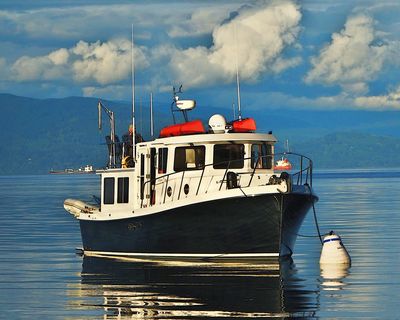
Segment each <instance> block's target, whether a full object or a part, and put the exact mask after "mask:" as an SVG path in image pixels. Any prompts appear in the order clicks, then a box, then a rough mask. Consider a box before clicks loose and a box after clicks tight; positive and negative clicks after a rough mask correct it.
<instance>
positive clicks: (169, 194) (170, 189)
mask: <svg viewBox="0 0 400 320" xmlns="http://www.w3.org/2000/svg"><path fill="white" fill-rule="evenodd" d="M167 195H168V197H170V196H171V195H172V188H171V187H168V189H167Z"/></svg>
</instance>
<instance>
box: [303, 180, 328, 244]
mask: <svg viewBox="0 0 400 320" xmlns="http://www.w3.org/2000/svg"><path fill="white" fill-rule="evenodd" d="M304 185H305V186H307V187H308V190H310V201H311V204H312V208H313V213H314V222H315V226H316V228H317V232H318V237H319V241H320V242H321V244H323V243H324V242H323V241H322V236H321V232H320V230H319V225H318V220H317V212H316V210H315V206H314V201H313V199H312V191H311V187H310V185H309V184H308V183H305V184H304ZM315 237H316V236H315Z"/></svg>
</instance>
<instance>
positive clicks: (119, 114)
mask: <svg viewBox="0 0 400 320" xmlns="http://www.w3.org/2000/svg"><path fill="white" fill-rule="evenodd" d="M97 103H98V99H95V98H82V97H69V98H64V99H43V100H41V99H31V98H26V97H19V96H14V95H10V94H0V110H1V117H0V133H1V144H0V154H1V157H0V174H1V175H11V174H44V173H47V172H48V171H49V170H51V169H54V170H58V169H61V170H62V169H65V168H79V167H81V166H84V165H86V164H91V165H94V166H95V167H96V168H99V167H103V166H105V164H106V163H107V151H106V146H105V144H104V136H105V135H106V134H109V126H108V122H107V119H106V117H103V124H104V126H103V127H104V129H103V131H102V132H99V131H98V129H97ZM104 103H105V105H107V107H109V108H110V109H111V110H113V111H114V112H115V114H116V120H117V123H116V127H117V133H118V134H119V135H120V136H121V135H122V134H123V133H124V132H126V129H127V128H128V125H129V123H130V120H131V119H130V118H131V107H130V105H129V103H123V102H110V101H104ZM143 105H145V103H143ZM169 106H170V103H169V102H168V101H166V102H164V103H160V102H159V103H156V104H155V114H156V116H155V118H156V124H157V125H156V130H155V132H156V133H155V135H157V134H158V131H159V129H160V128H161V127H162V126H164V125H166V124H168V123H170V122H171V120H172V117H171V115H170V113H169ZM147 109H148V108H146V107H144V106H143V108H142V107H141V106H140V105H138V106H137V111H136V121H137V128H138V131H141V132H142V133H143V135H144V136H145V138H148V137H149V132H148V131H149V130H148V120H146V119H148V118H149V117H148V110H147ZM217 112H218V113H223V114H225V116H226V117H227V118H228V116H229V113H230V112H229V111H227V110H226V109H217V108H213V107H207V108H206V107H204V106H203V107H202V106H199V107H198V108H197V109H196V110H194V111H193V114H191V118H192V119H193V118H201V119H203V120H205V121H204V123H205V124H206V119H207V118H208V117H209V116H210V115H211V114H213V113H217ZM246 116H252V117H254V118H256V121H257V126H258V128H259V129H261V131H264V132H265V131H269V130H273V131H274V133H275V134H276V135H277V136H278V138H279V139H280V141H282V142H283V141H284V140H285V139H289V140H290V148H291V150H294V151H297V152H299V153H303V154H306V155H310V156H311V157H312V158H313V160H314V162H315V164H316V167H317V168H344V167H346V168H352V167H382V166H383V167H400V152H399V151H400V130H398V128H400V116H399V115H398V112H364V111H336V112H335V111H314V110H313V111H311V110H304V111H298V110H296V111H295V110H286V111H285V112H284V113H282V111H281V110H264V111H263V112H260V111H257V112H256V111H252V110H247V111H246ZM338 132H347V133H338ZM316 137H318V138H316ZM280 144H281V142H280ZM278 149H279V145H278Z"/></svg>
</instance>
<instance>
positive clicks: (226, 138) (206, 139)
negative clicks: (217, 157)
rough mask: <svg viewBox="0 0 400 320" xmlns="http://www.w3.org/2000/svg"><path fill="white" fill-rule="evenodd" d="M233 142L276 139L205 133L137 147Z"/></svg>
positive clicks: (256, 135)
mask: <svg viewBox="0 0 400 320" xmlns="http://www.w3.org/2000/svg"><path fill="white" fill-rule="evenodd" d="M234 141H241V142H242V141H248V142H252V141H265V142H271V143H275V142H276V141H277V139H276V138H275V136H274V135H273V134H271V133H205V134H191V135H181V136H174V137H166V138H157V139H155V140H153V141H149V142H142V143H138V146H145V145H148V144H152V145H154V144H163V145H174V144H182V143H208V144H209V143H220V142H234Z"/></svg>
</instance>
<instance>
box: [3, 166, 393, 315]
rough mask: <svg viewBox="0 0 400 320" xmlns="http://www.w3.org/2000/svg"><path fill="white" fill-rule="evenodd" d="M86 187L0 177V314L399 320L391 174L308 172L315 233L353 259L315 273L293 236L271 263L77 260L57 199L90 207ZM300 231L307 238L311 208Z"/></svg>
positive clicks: (306, 250) (81, 182)
mask: <svg viewBox="0 0 400 320" xmlns="http://www.w3.org/2000/svg"><path fill="white" fill-rule="evenodd" d="M97 184H98V177H96V176H94V175H84V176H74V175H71V176H56V175H53V176H25V177H20V176H18V177H0V318H4V319H124V318H126V319H128V318H129V319H131V318H139V319H143V318H146V319H183V318H197V319H204V318H213V319H215V318H228V317H231V318H242V319H243V318H257V317H260V318H262V317H277V318H289V317H296V318H323V319H345V318H360V319H361V318H363V319H368V318H369V319H396V318H397V319H399V318H400V315H399V314H398V310H399V309H400V307H399V301H398V297H399V296H400V268H399V265H400V245H399V243H400V212H399V211H400V170H397V171H396V170H394V171H372V170H369V171H345V172H339V171H336V172H335V171H331V172H320V173H317V174H316V176H315V179H314V188H315V189H316V191H317V193H318V195H319V196H320V201H319V203H318V204H317V205H316V209H317V214H318V218H319V224H320V228H321V231H322V232H328V231H329V230H335V231H337V232H338V233H339V234H340V235H341V236H342V239H343V241H344V243H345V245H346V247H347V249H348V251H349V252H350V255H351V257H352V267H351V268H350V269H348V270H346V269H333V270H323V271H322V272H321V270H320V268H319V263H318V260H319V254H320V244H319V241H318V239H317V238H315V237H300V238H298V241H297V244H296V248H295V255H294V256H293V261H286V262H283V263H282V265H281V266H280V268H279V266H277V265H271V264H267V263H265V264H251V265H244V264H216V263H215V264H212V263H204V264H200V265H199V264H189V263H186V264H182V263H181V264H176V263H175V264H173V263H161V262H155V261H154V262H147V263H143V262H138V261H114V260H108V259H106V260H101V259H95V258H92V259H86V258H85V259H83V258H82V257H80V256H78V255H76V254H75V248H76V247H79V246H80V232H79V226H78V223H77V222H76V221H75V220H74V219H73V218H72V216H70V215H69V214H67V213H66V212H65V211H64V209H63V208H62V203H63V200H64V198H66V197H72V198H80V199H84V200H90V199H91V197H92V195H93V194H95V195H98V193H99V192H98V185H97ZM300 232H301V234H303V235H312V236H315V235H316V231H315V226H314V221H313V216H312V213H311V212H310V213H309V215H308V217H307V219H306V221H305V223H304V225H303V227H302V229H301V231H300Z"/></svg>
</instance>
